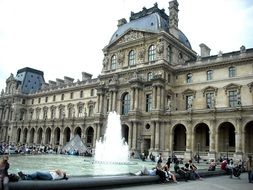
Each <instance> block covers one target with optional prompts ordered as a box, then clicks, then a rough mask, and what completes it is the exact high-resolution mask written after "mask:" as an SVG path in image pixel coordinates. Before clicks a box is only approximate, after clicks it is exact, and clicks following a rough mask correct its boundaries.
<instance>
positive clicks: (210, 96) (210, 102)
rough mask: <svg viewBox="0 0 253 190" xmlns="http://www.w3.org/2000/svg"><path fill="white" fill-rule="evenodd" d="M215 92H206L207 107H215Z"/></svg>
mask: <svg viewBox="0 0 253 190" xmlns="http://www.w3.org/2000/svg"><path fill="white" fill-rule="evenodd" d="M213 100H214V93H212V92H210V93H207V94H206V106H207V108H213V107H214V105H213V104H214V102H213Z"/></svg>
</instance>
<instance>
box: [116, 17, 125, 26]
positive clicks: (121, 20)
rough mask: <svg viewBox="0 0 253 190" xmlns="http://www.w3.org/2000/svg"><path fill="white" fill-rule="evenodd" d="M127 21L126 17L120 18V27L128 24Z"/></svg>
mask: <svg viewBox="0 0 253 190" xmlns="http://www.w3.org/2000/svg"><path fill="white" fill-rule="evenodd" d="M126 23H127V21H126V19H125V18H122V19H119V20H118V25H117V26H118V27H120V26H122V25H124V24H126Z"/></svg>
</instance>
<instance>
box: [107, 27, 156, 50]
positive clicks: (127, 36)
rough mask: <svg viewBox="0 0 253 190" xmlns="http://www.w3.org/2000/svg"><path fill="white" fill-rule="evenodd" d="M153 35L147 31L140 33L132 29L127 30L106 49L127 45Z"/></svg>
mask: <svg viewBox="0 0 253 190" xmlns="http://www.w3.org/2000/svg"><path fill="white" fill-rule="evenodd" d="M152 35H154V33H152V32H147V31H141V30H133V29H131V28H130V29H129V30H127V31H126V32H125V33H123V34H122V35H121V37H119V38H118V39H117V40H116V41H114V42H112V43H111V44H109V45H108V47H110V46H112V45H116V46H117V45H122V44H124V43H128V42H132V41H135V40H139V39H142V38H144V37H145V38H147V37H150V36H152Z"/></svg>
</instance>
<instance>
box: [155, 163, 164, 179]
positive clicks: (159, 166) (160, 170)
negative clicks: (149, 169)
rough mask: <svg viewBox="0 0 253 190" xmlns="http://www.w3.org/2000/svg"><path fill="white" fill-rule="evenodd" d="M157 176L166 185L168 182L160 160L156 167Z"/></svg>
mask: <svg viewBox="0 0 253 190" xmlns="http://www.w3.org/2000/svg"><path fill="white" fill-rule="evenodd" d="M156 175H158V176H159V177H160V181H161V182H162V183H164V182H165V181H166V174H165V171H164V170H163V167H162V160H161V159H159V160H158V161H157V165H156Z"/></svg>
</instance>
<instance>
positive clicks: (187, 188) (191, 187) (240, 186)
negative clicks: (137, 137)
mask: <svg viewBox="0 0 253 190" xmlns="http://www.w3.org/2000/svg"><path fill="white" fill-rule="evenodd" d="M247 177H248V174H247V173H243V174H242V175H241V179H238V178H232V179H231V178H229V176H227V175H225V176H218V177H208V178H205V179H203V180H202V181H200V180H196V181H189V182H184V181H181V182H179V183H178V184H175V183H166V184H153V185H142V186H132V187H122V188H114V189H113V190H129V189H131V190H151V189H152V190H164V189H166V190H167V189H168V190H252V189H253V183H248V178H247Z"/></svg>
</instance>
